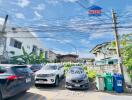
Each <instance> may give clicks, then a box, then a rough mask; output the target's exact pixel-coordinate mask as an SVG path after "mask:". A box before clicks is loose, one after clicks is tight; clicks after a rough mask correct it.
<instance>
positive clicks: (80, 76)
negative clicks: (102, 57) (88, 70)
mask: <svg viewBox="0 0 132 100" xmlns="http://www.w3.org/2000/svg"><path fill="white" fill-rule="evenodd" d="M85 76H86V74H84V73H83V74H67V76H66V79H68V80H84V79H85Z"/></svg>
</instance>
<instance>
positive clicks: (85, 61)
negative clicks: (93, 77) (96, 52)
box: [78, 58, 94, 66]
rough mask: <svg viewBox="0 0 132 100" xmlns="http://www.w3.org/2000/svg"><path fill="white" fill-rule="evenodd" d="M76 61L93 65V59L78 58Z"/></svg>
mask: <svg viewBox="0 0 132 100" xmlns="http://www.w3.org/2000/svg"><path fill="white" fill-rule="evenodd" d="M78 61H79V62H81V63H84V64H87V65H89V66H92V65H94V58H80V59H79V60H78Z"/></svg>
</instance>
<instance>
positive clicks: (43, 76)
mask: <svg viewBox="0 0 132 100" xmlns="http://www.w3.org/2000/svg"><path fill="white" fill-rule="evenodd" d="M63 76H64V68H63V65H60V64H46V65H45V66H43V67H42V69H41V70H39V71H37V72H36V73H35V84H53V85H54V86H58V85H59V80H60V79H61V77H63Z"/></svg>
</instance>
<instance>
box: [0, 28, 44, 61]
mask: <svg viewBox="0 0 132 100" xmlns="http://www.w3.org/2000/svg"><path fill="white" fill-rule="evenodd" d="M0 37H1V39H0V61H1V62H5V60H6V61H7V60H9V59H10V57H12V56H19V55H22V54H23V51H22V47H24V48H25V50H26V52H27V53H31V52H32V51H34V52H36V53H39V52H40V51H42V50H43V46H42V44H41V43H40V41H39V39H38V38H35V37H36V34H35V33H34V32H30V30H29V29H26V28H12V27H9V26H7V28H6V33H4V34H3V33H1V34H0Z"/></svg>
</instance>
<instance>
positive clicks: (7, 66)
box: [0, 64, 27, 68]
mask: <svg viewBox="0 0 132 100" xmlns="http://www.w3.org/2000/svg"><path fill="white" fill-rule="evenodd" d="M0 66H2V67H6V68H10V67H12V66H14V67H15V66H27V65H16V64H0Z"/></svg>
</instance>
